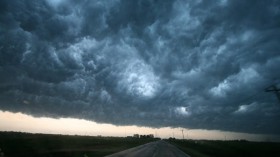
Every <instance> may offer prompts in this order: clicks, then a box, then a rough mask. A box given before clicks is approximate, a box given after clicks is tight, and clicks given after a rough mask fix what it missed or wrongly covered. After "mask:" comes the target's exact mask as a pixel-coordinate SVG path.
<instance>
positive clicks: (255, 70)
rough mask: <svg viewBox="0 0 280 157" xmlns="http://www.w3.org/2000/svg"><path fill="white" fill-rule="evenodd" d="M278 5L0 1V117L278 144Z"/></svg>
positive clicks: (251, 1)
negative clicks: (210, 133) (218, 133)
mask: <svg viewBox="0 0 280 157" xmlns="http://www.w3.org/2000/svg"><path fill="white" fill-rule="evenodd" d="M279 19H280V2H279V1H277V0H271V1H266V0H247V1H244V0H232V1H230V0H197V1H192V0H162V1H161V0H137V1H132V0H114V1H112V0H102V1H97V0H96V1H87V0H81V1H75V0H40V1H37V0H18V1H9V0H1V1H0V34H1V35H0V110H4V111H12V112H23V113H26V114H30V115H33V116H38V117H41V116H48V117H56V118H59V117H73V118H83V119H88V120H93V121H96V122H102V123H111V124H116V125H132V124H133V125H138V126H150V127H164V126H170V127H186V128H193V129H195V128H196V129H217V130H225V131H238V132H246V133H265V134H277V135H280V102H279V101H278V100H277V97H276V96H275V95H274V94H273V93H271V92H270V93H269V92H265V91H264V90H265V88H267V87H269V86H271V85H276V86H277V85H279V78H280V71H279V67H280V44H279V43H280V20H279Z"/></svg>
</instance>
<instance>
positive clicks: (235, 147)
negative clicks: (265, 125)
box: [167, 140, 280, 157]
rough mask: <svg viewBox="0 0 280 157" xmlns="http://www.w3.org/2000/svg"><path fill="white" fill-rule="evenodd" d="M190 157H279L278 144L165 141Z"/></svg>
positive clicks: (279, 145)
mask: <svg viewBox="0 0 280 157" xmlns="http://www.w3.org/2000/svg"><path fill="white" fill-rule="evenodd" d="M167 141H168V142H169V143H171V144H173V145H175V146H177V147H178V148H179V149H181V150H182V151H184V152H185V153H187V154H189V155H190V156H192V157H264V156H269V157H279V156H280V143H272V142H249V141H208V140H167Z"/></svg>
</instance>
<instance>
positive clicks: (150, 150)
mask: <svg viewBox="0 0 280 157" xmlns="http://www.w3.org/2000/svg"><path fill="white" fill-rule="evenodd" d="M106 157H190V156H189V155H187V154H185V153H184V152H182V151H181V150H179V149H178V148H176V147H175V146H173V145H171V144H169V143H167V142H165V141H163V140H160V141H156V142H151V143H147V144H144V145H141V146H138V147H134V148H131V149H127V150H124V151H121V152H118V153H115V154H112V155H108V156H106Z"/></svg>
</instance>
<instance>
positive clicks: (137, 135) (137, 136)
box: [133, 134, 142, 138]
mask: <svg viewBox="0 0 280 157" xmlns="http://www.w3.org/2000/svg"><path fill="white" fill-rule="evenodd" d="M141 136H142V135H141ZM133 137H134V138H139V134H134V135H133Z"/></svg>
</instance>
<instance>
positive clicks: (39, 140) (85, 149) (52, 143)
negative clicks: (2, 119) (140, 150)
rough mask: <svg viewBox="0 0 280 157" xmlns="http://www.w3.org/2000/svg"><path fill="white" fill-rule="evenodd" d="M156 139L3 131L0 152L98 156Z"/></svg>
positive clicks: (28, 156)
mask: <svg viewBox="0 0 280 157" xmlns="http://www.w3.org/2000/svg"><path fill="white" fill-rule="evenodd" d="M154 140H156V139H134V138H121V137H92V136H67V135H46V134H29V133H17V132H0V149H1V151H2V152H3V153H4V155H5V156H6V157H19V156H20V157H31V156H41V157H85V156H87V157H91V156H94V157H99V156H105V155H109V154H113V153H115V152H119V151H122V150H125V149H129V148H132V147H136V146H138V145H142V144H145V143H148V142H151V141H154Z"/></svg>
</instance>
